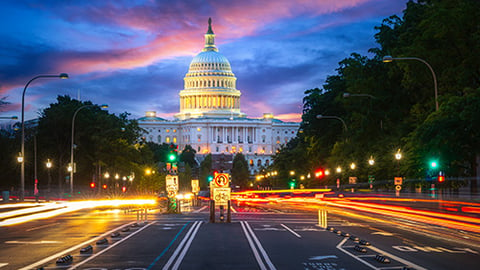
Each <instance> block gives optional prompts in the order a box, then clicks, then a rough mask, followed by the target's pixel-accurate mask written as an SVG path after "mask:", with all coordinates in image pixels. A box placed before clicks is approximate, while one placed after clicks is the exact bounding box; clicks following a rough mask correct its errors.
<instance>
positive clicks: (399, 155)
mask: <svg viewBox="0 0 480 270" xmlns="http://www.w3.org/2000/svg"><path fill="white" fill-rule="evenodd" d="M395 159H396V160H397V161H398V163H397V165H398V176H400V159H402V153H401V152H400V149H398V150H397V153H395Z"/></svg>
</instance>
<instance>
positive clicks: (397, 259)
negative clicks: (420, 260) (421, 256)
mask: <svg viewBox="0 0 480 270" xmlns="http://www.w3.org/2000/svg"><path fill="white" fill-rule="evenodd" d="M347 240H348V238H344V239H343V240H342V241H341V242H340V243H339V244H338V245H337V248H338V249H340V250H341V251H343V252H344V253H346V254H348V255H350V256H351V257H353V258H355V259H356V260H358V261H360V262H362V263H364V264H366V265H368V266H369V267H371V268H372V269H376V270H382V269H385V268H384V267H375V266H373V265H371V264H369V263H368V262H366V261H364V260H362V259H360V257H375V255H358V256H356V255H354V254H352V253H350V252H348V251H346V250H345V249H343V248H342V245H343V244H344V243H345V242H346V241H347ZM368 248H369V249H371V250H373V251H375V252H377V253H379V254H382V255H385V256H387V257H389V258H392V259H394V260H396V261H399V262H401V263H403V264H404V265H408V266H411V267H413V268H414V269H418V270H427V269H426V268H423V267H421V266H419V265H417V264H414V263H412V262H410V261H407V260H405V259H402V258H400V257H397V256H395V255H393V254H391V253H388V252H386V251H384V250H381V249H379V248H376V247H374V246H368Z"/></svg>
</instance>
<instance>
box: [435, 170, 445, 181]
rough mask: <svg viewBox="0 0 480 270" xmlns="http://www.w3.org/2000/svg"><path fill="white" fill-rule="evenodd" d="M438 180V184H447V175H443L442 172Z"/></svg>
mask: <svg viewBox="0 0 480 270" xmlns="http://www.w3.org/2000/svg"><path fill="white" fill-rule="evenodd" d="M437 180H438V183H443V182H445V175H443V173H442V172H440V173H439V174H438V178H437Z"/></svg>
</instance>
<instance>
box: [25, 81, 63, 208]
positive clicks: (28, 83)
mask: <svg viewBox="0 0 480 270" xmlns="http://www.w3.org/2000/svg"><path fill="white" fill-rule="evenodd" d="M38 78H60V79H68V74H67V73H60V74H59V75H38V76H36V77H33V78H32V79H31V80H30V81H28V82H27V84H26V85H25V88H23V93H22V148H21V152H20V153H21V156H22V158H23V160H22V162H21V169H20V200H21V201H23V200H24V198H25V92H26V91H27V87H28V86H29V85H30V83H31V82H33V81H34V80H36V79H38Z"/></svg>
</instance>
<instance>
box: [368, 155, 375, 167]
mask: <svg viewBox="0 0 480 270" xmlns="http://www.w3.org/2000/svg"><path fill="white" fill-rule="evenodd" d="M368 164H369V165H370V166H373V165H374V164H375V160H374V159H373V157H372V156H370V159H369V160H368Z"/></svg>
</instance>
